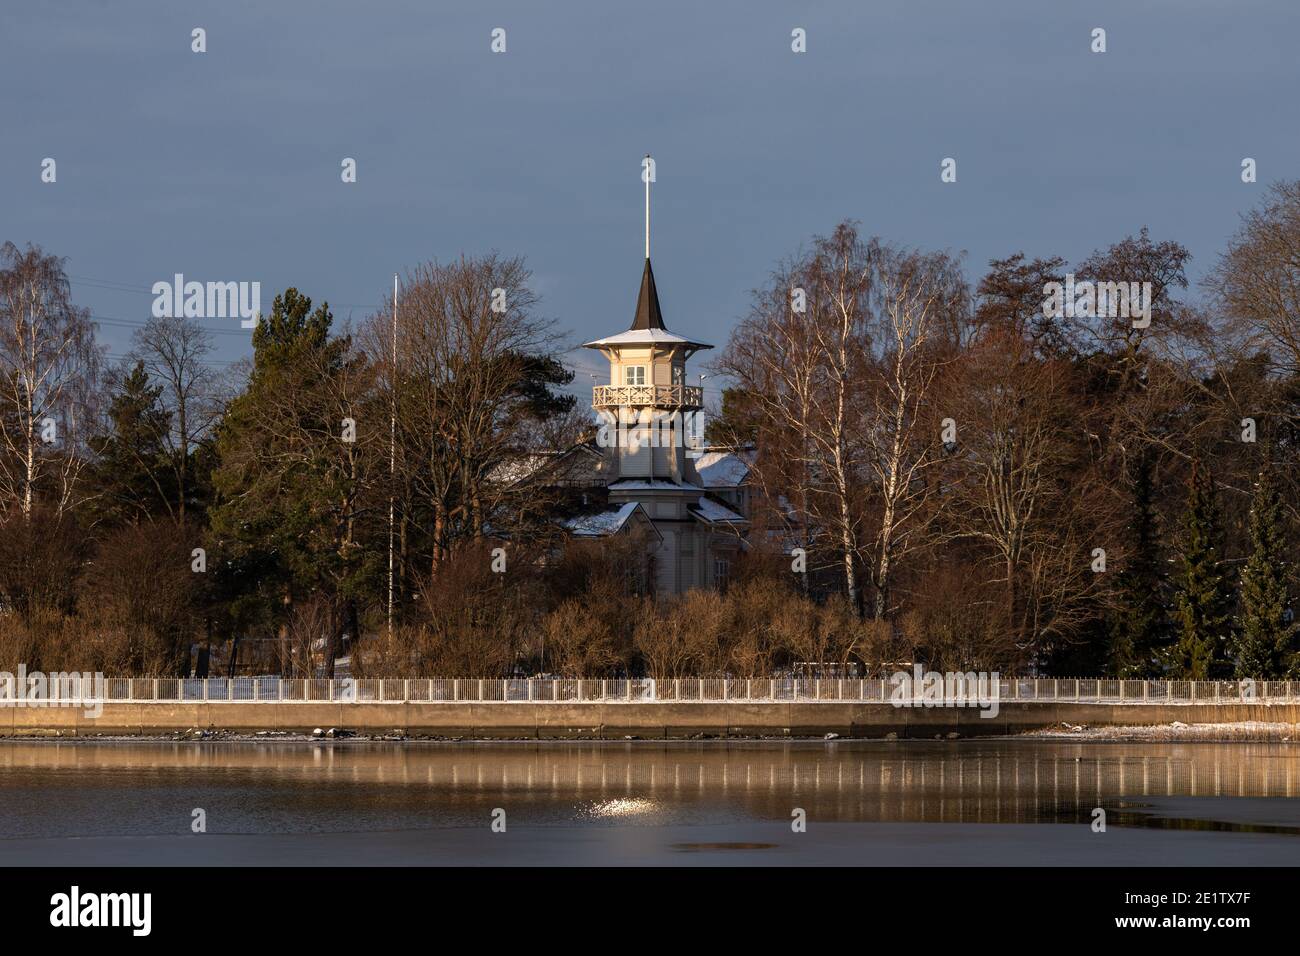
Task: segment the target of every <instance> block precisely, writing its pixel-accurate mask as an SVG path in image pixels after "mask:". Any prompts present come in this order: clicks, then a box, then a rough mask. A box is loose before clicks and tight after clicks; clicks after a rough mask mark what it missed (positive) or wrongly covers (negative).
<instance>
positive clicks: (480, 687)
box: [478, 677, 506, 700]
mask: <svg viewBox="0 0 1300 956" xmlns="http://www.w3.org/2000/svg"><path fill="white" fill-rule="evenodd" d="M505 696H506V695H505V693H504V691H503V692H502V694H501V697H502V698H503V699H504V698H505ZM478 699H479V700H482V699H483V678H482V677H480V678H479V679H478Z"/></svg>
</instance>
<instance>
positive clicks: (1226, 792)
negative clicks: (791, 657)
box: [0, 740, 1300, 865]
mask: <svg viewBox="0 0 1300 956" xmlns="http://www.w3.org/2000/svg"><path fill="white" fill-rule="evenodd" d="M1297 797H1300V747H1297V746H1296V745H1294V744H1264V743H1230V744H1209V743H1142V744H1118V743H1073V742H1058V741H1009V740H1003V741H958V742H924V741H897V742H895V741H860V742H859V741H836V742H833V743H821V742H758V741H749V742H706V743H689V742H683V743H651V742H629V743H606V744H593V743H545V744H521V743H480V744H470V743H457V744H449V743H424V742H406V743H370V742H356V741H345V742H337V743H316V742H312V743H303V742H295V743H289V742H253V741H209V742H200V743H196V742H160V741H140V742H134V741H132V742H67V741H4V742H0V853H3V854H4V855H5V856H6V857H7V858H8V861H9V862H11V863H13V862H18V863H41V862H49V863H79V862H86V863H96V862H142V863H143V862H160V863H161V862H193V863H210V864H221V863H259V862H266V863H274V862H290V861H292V862H318V863H346V862H368V863H375V862H404V863H419V862H433V861H438V862H454V863H475V862H493V863H515V862H519V863H528V862H576V863H587V862H593V863H594V862H608V863H620V862H623V863H635V862H669V863H682V862H696V861H697V860H701V859H702V860H704V861H707V862H715V861H722V862H746V863H752V862H767V861H777V860H778V858H779V861H780V862H855V861H857V862H868V861H874V862H889V863H931V862H939V863H942V862H956V863H960V862H999V860H1000V859H1005V861H1006V862H1032V860H1031V859H1029V860H1027V859H1026V858H1025V857H1026V855H1028V856H1029V857H1031V858H1032V857H1034V856H1035V855H1041V854H1046V855H1047V856H1048V860H1047V862H1057V861H1058V860H1057V859H1056V858H1055V857H1053V854H1054V853H1055V854H1058V855H1059V857H1060V859H1059V862H1070V861H1073V862H1075V863H1078V862H1096V863H1109V864H1113V863H1116V862H1120V861H1122V860H1123V859H1125V858H1126V856H1125V854H1131V855H1132V856H1133V857H1134V859H1138V860H1140V859H1141V858H1142V857H1143V856H1144V855H1146V854H1149V853H1150V852H1152V851H1153V850H1156V849H1162V852H1164V851H1170V850H1175V849H1176V851H1177V852H1173V854H1172V855H1171V856H1169V858H1168V859H1169V861H1170V862H1171V863H1172V862H1173V861H1175V860H1181V862H1182V863H1205V864H1207V865H1208V864H1213V863H1215V862H1216V861H1218V862H1222V861H1223V860H1226V859H1228V858H1229V857H1232V856H1233V855H1234V854H1235V855H1236V857H1235V858H1236V860H1237V862H1241V859H1240V854H1241V853H1242V852H1246V853H1250V854H1252V857H1251V859H1253V860H1255V861H1256V862H1260V863H1270V862H1290V863H1294V862H1300V800H1296V798H1297ZM1097 807H1102V808H1104V809H1105V810H1106V813H1107V821H1108V828H1107V833H1106V834H1096V833H1094V832H1093V830H1092V828H1091V827H1090V826H1089V823H1090V822H1091V820H1092V819H1093V810H1094V808H1097ZM796 808H799V809H802V810H803V811H805V813H806V818H807V820H808V828H807V832H806V833H802V834H795V833H794V832H793V831H792V829H791V820H792V813H793V812H794V811H795V809H796ZM195 809H201V810H202V811H203V814H204V817H205V822H206V833H204V834H199V835H196V834H194V833H193V831H192V829H191V824H192V820H193V819H194V810H195ZM498 809H501V810H504V811H505V815H506V819H507V820H508V828H507V833H506V834H494V833H493V832H492V830H491V828H490V823H491V820H492V817H493V812H494V811H495V810H498ZM1116 834H1118V835H1117V836H1116ZM935 841H937V849H932V850H930V851H926V852H925V853H922V852H921V850H919V849H918V848H919V847H922V846H924V845H927V844H929V843H934V842H935ZM1150 841H1156V844H1155V846H1152V845H1151V843H1150ZM1079 854H1082V855H1083V859H1082V860H1080V859H1079V858H1078V856H1079ZM967 855H969V856H970V858H969V859H967ZM990 856H992V857H996V858H992V859H991V858H990ZM687 857H689V859H687ZM724 857H725V860H724V859H721V858H724ZM741 857H743V859H740V858H741ZM867 857H869V859H867ZM1145 862H1148V863H1151V862H1161V860H1151V859H1147V860H1146V861H1145Z"/></svg>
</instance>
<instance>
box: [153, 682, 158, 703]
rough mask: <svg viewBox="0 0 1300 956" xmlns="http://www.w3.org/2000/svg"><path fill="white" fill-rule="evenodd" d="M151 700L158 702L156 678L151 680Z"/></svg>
mask: <svg viewBox="0 0 1300 956" xmlns="http://www.w3.org/2000/svg"><path fill="white" fill-rule="evenodd" d="M153 699H154V701H157V700H158V678H156V677H155V678H154V679H153Z"/></svg>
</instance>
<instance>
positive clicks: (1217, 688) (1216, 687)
mask: <svg viewBox="0 0 1300 956" xmlns="http://www.w3.org/2000/svg"><path fill="white" fill-rule="evenodd" d="M1221 690H1223V685H1222V684H1220V683H1219V682H1218V681H1217V680H1216V681H1215V682H1214V700H1215V702H1216V703H1217V702H1218V700H1219V691H1221Z"/></svg>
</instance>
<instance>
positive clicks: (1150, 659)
mask: <svg viewBox="0 0 1300 956" xmlns="http://www.w3.org/2000/svg"><path fill="white" fill-rule="evenodd" d="M1151 472H1152V461H1151V456H1150V454H1149V453H1143V454H1142V456H1141V457H1140V458H1139V459H1138V461H1137V463H1136V466H1135V468H1134V474H1133V482H1132V487H1133V511H1132V517H1131V519H1130V521H1129V524H1128V531H1129V543H1130V552H1129V556H1128V559H1127V560H1126V561H1125V563H1124V567H1123V569H1122V570H1121V571H1120V573H1119V575H1118V601H1119V608H1118V611H1117V612H1116V614H1115V617H1114V620H1113V623H1112V626H1111V643H1110V662H1111V668H1112V671H1113V673H1114V674H1115V675H1116V676H1117V677H1122V678H1141V677H1151V676H1153V675H1154V674H1155V673H1156V659H1157V655H1158V653H1159V652H1160V651H1161V650H1163V649H1164V645H1165V644H1166V643H1167V642H1168V640H1169V615H1168V613H1167V611H1166V608H1165V605H1164V602H1163V600H1162V595H1163V594H1164V593H1165V588H1166V584H1167V581H1166V575H1165V573H1164V564H1163V562H1161V560H1160V547H1159V544H1158V542H1157V533H1158V531H1159V527H1158V525H1157V516H1156V511H1155V506H1154V503H1153V500H1152V498H1153V495H1152V483H1151Z"/></svg>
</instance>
